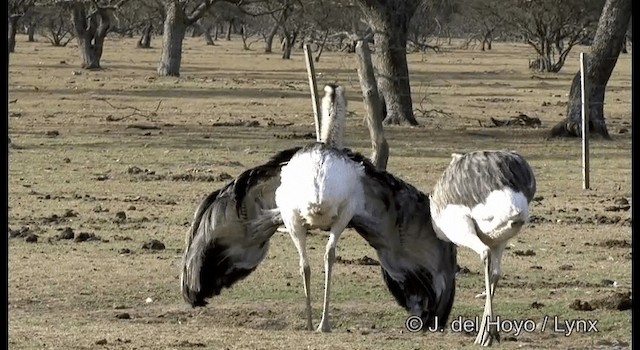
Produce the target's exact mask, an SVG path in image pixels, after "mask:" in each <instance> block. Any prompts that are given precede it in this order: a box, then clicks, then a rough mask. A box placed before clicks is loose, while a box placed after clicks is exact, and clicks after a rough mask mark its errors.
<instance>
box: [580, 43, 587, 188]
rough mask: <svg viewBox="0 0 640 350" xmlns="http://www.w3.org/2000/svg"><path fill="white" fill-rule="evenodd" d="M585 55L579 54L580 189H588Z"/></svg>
mask: <svg viewBox="0 0 640 350" xmlns="http://www.w3.org/2000/svg"><path fill="white" fill-rule="evenodd" d="M586 59H587V57H586V55H585V53H584V52H581V53H580V90H581V94H582V96H581V97H582V98H581V102H582V109H581V111H582V188H583V189H585V190H588V189H589V84H588V81H587V72H586V67H585V65H586V62H585V61H586Z"/></svg>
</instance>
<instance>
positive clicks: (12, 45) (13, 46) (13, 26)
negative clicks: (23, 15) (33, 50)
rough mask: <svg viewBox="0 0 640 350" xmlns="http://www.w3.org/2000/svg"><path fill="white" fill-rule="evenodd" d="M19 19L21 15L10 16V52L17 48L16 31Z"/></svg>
mask: <svg viewBox="0 0 640 350" xmlns="http://www.w3.org/2000/svg"><path fill="white" fill-rule="evenodd" d="M18 20H20V16H16V15H13V16H11V17H9V33H8V34H9V37H8V38H7V39H8V43H7V44H8V46H9V47H8V49H9V52H14V51H15V49H16V33H17V32H18Z"/></svg>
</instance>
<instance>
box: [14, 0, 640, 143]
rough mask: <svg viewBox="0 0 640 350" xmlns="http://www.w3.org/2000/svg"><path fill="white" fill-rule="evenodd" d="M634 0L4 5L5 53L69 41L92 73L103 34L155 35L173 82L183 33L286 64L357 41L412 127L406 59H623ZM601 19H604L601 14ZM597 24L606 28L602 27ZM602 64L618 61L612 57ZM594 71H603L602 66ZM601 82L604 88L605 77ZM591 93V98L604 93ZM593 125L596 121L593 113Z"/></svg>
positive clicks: (171, 0) (29, 0)
mask: <svg viewBox="0 0 640 350" xmlns="http://www.w3.org/2000/svg"><path fill="white" fill-rule="evenodd" d="M630 2H631V0H563V1H557V0H8V5H9V6H8V7H9V14H8V16H9V23H8V26H9V32H8V35H9V40H8V45H9V47H8V53H10V52H13V51H14V50H15V47H16V41H15V37H16V33H18V32H20V33H25V34H28V40H30V41H33V40H36V39H35V36H36V35H38V36H40V37H42V38H44V39H45V40H47V41H48V42H50V43H51V44H52V45H55V46H65V45H67V44H68V43H69V42H70V41H71V40H73V39H75V40H76V42H77V44H78V50H79V53H80V57H81V58H82V61H81V66H82V67H83V68H86V69H98V68H100V67H101V57H102V52H103V50H104V49H107V50H108V49H109V48H105V47H104V40H105V38H106V36H107V35H109V34H111V35H120V36H123V37H137V38H138V40H137V41H136V47H137V48H140V49H144V48H150V47H152V43H153V38H154V37H161V41H160V43H159V44H156V45H157V46H159V47H161V54H160V57H159V60H158V65H157V73H158V75H161V76H179V75H180V66H181V61H182V43H183V40H184V38H185V37H186V36H192V37H202V38H203V39H204V40H205V41H206V43H207V44H208V45H215V43H216V41H219V40H232V38H234V39H235V38H239V39H240V40H242V43H243V48H244V49H245V50H250V49H252V46H253V45H254V44H256V43H258V42H260V43H262V48H261V50H262V51H263V52H264V53H267V54H268V53H272V52H273V51H274V45H277V48H278V49H279V50H280V52H281V54H282V58H283V59H289V58H290V57H291V53H292V51H293V50H294V49H296V47H297V48H301V47H302V45H304V44H306V43H308V44H310V45H312V47H313V49H314V50H313V51H314V52H315V55H316V56H315V59H316V61H317V60H320V56H321V55H322V53H323V52H324V51H345V52H355V50H356V44H357V43H358V42H359V41H362V42H365V43H366V44H367V45H369V44H371V45H372V49H373V52H375V55H374V62H373V65H374V66H375V70H376V71H377V75H378V81H377V84H378V90H379V93H380V99H381V101H382V105H383V108H384V112H385V123H393V124H405V123H407V124H412V125H415V124H417V122H416V120H415V118H414V116H413V108H412V104H411V98H410V96H411V94H410V87H409V72H408V68H407V60H406V54H407V52H415V51H420V52H434V53H437V52H439V51H440V50H441V48H442V46H443V43H444V42H446V43H447V44H448V45H450V44H452V40H453V39H458V41H460V39H462V44H461V47H463V48H465V47H466V48H469V49H476V48H477V49H478V50H481V51H487V50H492V49H493V45H492V44H493V42H494V41H517V42H521V43H526V44H528V45H529V46H530V47H531V49H532V50H531V52H532V54H534V56H535V58H534V59H530V62H529V67H530V68H531V69H533V70H537V71H542V72H558V71H560V70H561V69H562V67H563V66H564V64H565V61H566V58H567V56H568V54H569V53H570V52H571V49H572V48H573V47H574V46H575V45H578V44H583V45H591V44H592V43H594V45H595V44H597V43H598V39H599V38H600V40H604V41H605V42H606V40H608V39H610V38H614V39H615V40H613V42H607V44H611V45H614V46H615V47H607V48H606V50H604V49H598V50H595V52H594V53H597V52H605V51H606V54H607V55H615V58H616V59H617V55H618V54H619V53H620V51H623V52H626V51H627V45H628V43H631V33H630V26H631V24H630V23H631V20H630ZM605 3H606V4H605ZM627 4H629V11H628V12H629V15H628V16H627V15H626V14H623V13H621V11H618V10H620V9H626V6H627ZM603 8H604V10H609V12H606V11H603ZM605 12H606V13H608V16H609V17H607V18H609V20H608V21H607V20H603V18H602V16H601V15H602V14H604V13H605ZM616 16H617V17H616ZM613 19H616V21H614V22H615V23H613V22H612V20H613ZM599 22H600V25H599ZM612 23H613V24H612ZM603 26H605V27H607V28H609V29H606V28H605V29H606V30H605V29H602V28H601V27H603ZM598 33H601V35H600V36H598ZM603 38H604V39H603ZM600 46H602V44H600ZM600 46H598V47H600ZM594 62H595V61H594ZM607 62H608V63H606V64H611V62H613V64H615V60H614V61H611V60H609V61H607ZM611 69H613V68H612V67H611ZM598 71H602V72H603V73H606V72H607V69H604V70H598ZM609 75H610V72H609ZM605 76H606V79H604V77H605ZM597 77H598V78H599V81H600V82H603V81H604V83H605V84H606V81H607V80H608V75H607V74H601V75H598V76H597ZM572 91H573V90H572ZM596 95H597V96H594V97H595V98H596V99H597V98H598V96H600V93H598V94H596ZM602 95H603V93H602ZM572 96H573V95H572ZM574 110H575V108H574V109H572V110H571V111H574ZM572 113H573V112H572ZM570 115H573V114H570ZM594 118H595V120H598V118H599V116H598V115H595V116H594ZM565 124H566V125H569V127H568V129H567V130H564V134H570V135H575V134H576V132H575V131H572V130H574V129H575V127H574V126H571V125H573V124H571V123H569V124H567V123H565ZM596 124H597V123H596ZM598 125H599V124H598ZM605 130H606V128H605ZM557 133H558V134H563V133H560V132H557Z"/></svg>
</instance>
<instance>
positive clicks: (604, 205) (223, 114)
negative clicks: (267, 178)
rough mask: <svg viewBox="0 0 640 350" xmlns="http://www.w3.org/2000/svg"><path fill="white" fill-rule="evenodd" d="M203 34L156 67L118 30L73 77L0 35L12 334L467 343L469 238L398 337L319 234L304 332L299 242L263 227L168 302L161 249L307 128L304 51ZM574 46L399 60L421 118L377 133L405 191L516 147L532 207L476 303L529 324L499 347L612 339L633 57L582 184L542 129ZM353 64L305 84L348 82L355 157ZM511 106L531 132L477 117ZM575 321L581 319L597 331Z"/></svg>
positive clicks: (559, 108) (155, 343) (622, 264)
mask: <svg viewBox="0 0 640 350" xmlns="http://www.w3.org/2000/svg"><path fill="white" fill-rule="evenodd" d="M201 41H202V40H200V39H191V38H188V39H186V41H185V48H184V57H183V67H182V77H181V78H160V77H156V76H155V73H154V70H155V65H156V63H157V59H158V57H159V48H153V49H150V50H137V49H135V48H134V46H135V41H134V40H125V39H113V40H109V41H107V43H106V48H105V55H104V58H103V62H102V63H103V66H104V69H103V70H100V71H85V70H81V69H79V68H78V67H79V59H78V58H77V57H78V55H77V52H76V48H75V47H74V46H69V47H67V48H55V47H51V46H49V45H48V44H45V43H42V42H39V43H28V42H26V40H24V38H22V37H19V38H18V45H17V48H16V52H15V53H14V54H12V55H11V63H10V80H9V99H10V100H14V99H16V100H17V101H16V102H15V103H12V104H10V107H9V108H10V114H9V137H10V140H11V144H10V154H9V161H10V164H9V166H10V168H9V189H10V199H9V207H10V209H9V231H10V232H9V235H10V236H11V237H12V238H9V344H10V347H11V348H12V349H42V348H50V349H101V348H110V349H198V348H211V349H247V348H252V349H274V348H283V349H284V348H307V349H328V348H331V349H379V348H396V349H422V348H433V349H461V348H467V347H472V345H471V344H472V343H473V339H474V338H473V332H470V333H466V332H460V331H458V329H455V328H456V326H458V325H459V323H456V322H453V321H458V320H467V319H473V318H474V317H476V316H479V315H481V313H482V307H483V304H484V302H483V301H482V300H480V299H475V298H474V296H475V295H476V294H477V293H479V292H480V291H481V290H482V289H483V278H482V275H481V265H480V261H479V259H478V257H477V256H475V254H474V253H472V252H471V251H469V250H465V249H460V250H459V254H458V256H459V264H460V266H461V267H462V270H461V272H460V273H459V275H458V280H457V281H458V284H457V291H456V301H455V304H454V309H453V311H452V316H451V319H450V320H449V321H450V325H451V326H452V327H454V329H450V330H449V331H447V332H445V333H443V334H439V333H438V334H436V333H429V332H427V333H420V334H414V333H410V332H408V331H407V330H406V329H405V327H404V322H405V320H406V318H407V314H406V313H405V312H404V310H402V309H401V308H400V307H398V306H397V305H396V304H395V302H394V301H393V298H392V297H391V295H390V294H389V293H388V292H387V290H386V288H385V286H384V283H383V281H382V278H381V276H380V272H379V267H378V266H376V265H375V263H372V262H371V260H370V258H373V259H376V255H375V252H374V251H373V250H372V249H371V248H370V247H368V246H367V245H366V243H365V242H364V241H363V240H362V239H361V238H360V237H359V236H358V235H357V234H355V233H354V232H350V231H349V232H347V233H346V234H345V235H343V238H342V239H341V241H340V243H339V248H338V255H340V256H341V263H340V265H338V266H337V268H336V270H335V274H334V276H335V278H334V284H333V288H332V298H333V299H332V306H331V309H332V312H331V315H332V322H333V327H334V331H333V333H331V334H316V333H315V332H307V331H304V330H303V329H302V327H303V317H302V316H303V310H304V302H303V298H304V297H303V292H302V286H301V280H300V277H299V276H298V273H297V271H298V266H297V265H298V257H297V254H296V253H295V249H294V247H293V245H292V244H291V242H290V240H289V238H288V237H287V236H285V235H282V234H277V235H276V236H275V237H274V238H273V240H272V248H271V250H270V253H269V256H268V258H267V259H266V261H265V262H264V263H263V264H262V265H261V266H260V268H259V269H258V270H257V271H256V272H255V273H254V274H252V275H251V276H250V277H249V278H247V279H246V280H245V281H243V282H241V283H239V284H238V285H237V286H235V287H234V288H233V289H231V290H226V291H225V292H224V293H223V294H222V295H221V296H220V297H217V298H216V299H214V300H212V304H211V305H209V306H208V307H206V308H203V309H191V308H190V307H188V306H187V305H185V304H184V302H183V301H182V299H181V296H180V293H179V286H178V282H179V263H180V258H181V253H182V250H183V248H184V246H183V245H184V234H185V233H186V230H187V228H188V225H189V222H190V220H191V218H192V215H193V211H194V210H195V208H196V206H197V204H198V202H199V201H200V200H201V199H202V198H203V196H205V195H206V194H207V193H209V192H211V191H213V190H214V189H216V188H219V187H221V186H222V185H223V184H224V183H225V182H226V181H228V178H229V176H236V175H238V174H239V173H240V172H241V171H243V170H244V169H246V168H248V167H251V166H254V165H257V164H260V163H261V162H263V161H265V160H266V159H267V158H268V157H269V156H270V155H271V154H273V153H274V152H276V151H277V150H280V149H284V148H286V147H292V146H295V145H301V144H304V143H305V142H308V141H309V139H310V138H313V135H312V134H311V133H312V132H313V118H312V116H311V109H310V108H309V107H310V106H309V99H308V95H309V94H308V87H307V80H306V75H305V68H304V61H303V59H302V55H301V53H296V54H294V56H293V59H292V60H291V61H282V60H280V59H279V57H278V55H277V54H274V55H264V54H261V53H260V52H258V51H243V50H241V48H240V46H239V43H238V42H236V41H231V42H223V41H221V42H219V43H217V45H216V46H214V47H210V46H206V45H204V43H203V42H201ZM156 45H159V43H157V44H156ZM579 51H580V48H577V49H575V50H574V51H573V52H572V57H570V58H569V59H568V64H567V67H565V68H564V69H563V71H562V72H561V73H559V74H553V75H541V74H533V73H531V72H530V71H529V70H528V69H527V68H526V67H527V55H530V51H529V49H528V48H527V47H526V46H523V45H519V44H496V45H495V48H494V50H492V51H490V52H478V51H471V50H460V49H457V48H455V47H451V48H449V49H448V50H445V51H444V53H442V54H439V55H435V54H428V55H420V54H412V55H410V56H409V60H410V63H409V64H410V72H411V79H412V92H413V101H414V108H415V109H416V114H417V120H418V121H419V123H420V124H421V125H420V127H415V128H407V127H388V128H386V129H385V133H386V136H387V138H388V140H389V143H390V146H391V157H390V160H389V170H390V171H392V172H393V173H395V174H397V175H398V176H400V177H402V178H403V179H405V180H407V181H409V182H411V183H413V184H414V185H416V186H417V187H419V188H421V189H423V190H424V191H429V190H430V189H431V187H432V186H433V185H434V184H435V181H436V179H437V178H438V176H439V175H440V174H441V173H442V170H443V169H444V167H445V166H446V165H447V164H448V162H449V155H450V153H452V152H457V151H468V150H473V149H482V148H489V149H513V150H517V151H518V152H520V153H521V154H523V155H524V156H525V157H526V158H527V159H529V161H530V163H531V164H532V166H533V168H534V171H535V173H536V176H537V179H538V193H537V198H536V200H535V201H534V202H533V204H532V207H531V213H532V220H531V223H530V224H529V225H528V227H527V228H525V229H524V230H523V232H522V233H521V235H519V236H518V237H516V238H515V239H514V240H513V241H512V245H511V247H510V249H509V251H507V252H506V254H505V257H504V259H503V262H504V264H503V266H504V268H503V270H504V272H505V277H504V279H503V280H502V281H501V284H500V286H499V288H498V291H497V294H496V300H497V301H496V305H495V309H496V314H497V315H500V316H501V318H502V319H503V320H509V321H515V322H520V324H522V323H523V322H529V323H528V324H527V325H530V324H531V322H533V323H534V324H535V326H536V327H537V328H536V329H535V330H534V331H531V332H527V331H523V332H521V333H520V334H515V332H514V331H507V330H505V331H503V333H502V338H503V340H502V342H501V343H500V344H497V345H496V347H497V348H505V349H511V348H535V349H543V348H544V349H558V348H571V349H594V348H595V349H611V348H618V349H625V348H630V347H631V311H630V309H629V307H630V305H631V294H630V292H631V247H630V243H631V239H632V237H631V215H630V213H631V211H630V206H631V205H632V203H631V153H630V150H631V134H632V127H631V78H630V55H622V56H621V57H620V60H619V61H618V64H617V66H616V69H615V70H614V73H613V76H612V79H611V81H610V83H609V86H608V88H607V95H606V98H607V99H606V101H605V102H606V104H607V105H606V107H605V113H606V116H607V123H608V126H609V128H610V132H611V134H612V135H613V141H603V140H597V139H596V140H592V142H591V184H592V189H591V190H589V191H585V190H582V187H581V178H582V173H581V160H580V142H579V140H549V139H547V138H546V131H547V130H548V129H549V128H550V127H551V126H552V125H553V124H555V123H556V122H558V121H559V120H561V119H562V114H563V113H564V112H565V106H564V102H566V93H567V92H568V89H569V86H570V82H571V78H572V75H573V73H574V72H575V71H576V69H577V57H578V54H579ZM356 66H357V65H356V62H355V60H354V57H352V56H349V55H346V54H338V53H325V54H324V55H323V57H322V60H321V61H320V62H319V63H317V64H316V69H317V70H318V73H320V75H319V83H320V84H324V83H328V82H338V83H341V84H344V85H345V86H346V87H347V94H348V98H349V110H350V111H351V112H352V115H351V116H350V118H349V122H348V123H349V125H348V129H347V135H346V139H347V141H346V144H347V145H348V146H349V147H351V148H353V149H355V150H357V151H360V152H363V153H365V154H368V152H369V149H368V148H369V144H370V142H369V138H368V133H367V130H366V127H365V126H364V125H363V123H362V121H363V113H364V112H363V111H364V109H363V106H362V102H361V101H362V98H361V96H360V95H359V87H358V85H357V81H358V80H357V75H356V72H355V68H356ZM421 101H422V103H421ZM521 113H524V114H527V115H528V116H530V117H536V118H539V119H540V120H541V127H540V128H529V127H520V126H509V127H488V126H490V125H493V123H491V120H490V118H491V117H493V118H496V119H500V120H508V119H510V118H511V117H515V116H518V115H519V114H521ZM70 237H71V238H72V239H71V238H70ZM78 237H82V238H80V239H78ZM152 240H156V241H157V242H153V241H152ZM159 243H161V244H159ZM308 245H309V247H310V249H312V250H310V256H311V261H312V271H313V275H312V292H313V303H314V304H313V305H314V308H315V313H314V322H315V323H317V322H319V316H320V311H321V309H320V307H321V296H322V262H321V260H322V252H323V249H324V245H325V237H324V235H322V234H313V235H311V237H310V239H309V243H308ZM163 246H164V248H163ZM162 248H163V249H162ZM545 318H546V319H547V320H548V323H547V326H546V329H545V330H544V331H543V330H541V329H540V328H541V326H542V323H543V320H544V319H545ZM527 320H531V321H527ZM565 320H569V321H570V320H580V321H581V322H577V323H575V322H574V323H573V324H574V325H577V326H579V327H578V328H579V329H577V330H574V329H571V328H569V327H567V326H566V324H565V323H564V321H565ZM586 320H590V321H591V322H590V323H589V324H593V322H597V323H596V328H595V329H597V332H595V331H594V329H589V328H590V327H587V322H586ZM580 326H582V328H580ZM586 330H589V331H588V332H587V331H586ZM570 331H571V333H570Z"/></svg>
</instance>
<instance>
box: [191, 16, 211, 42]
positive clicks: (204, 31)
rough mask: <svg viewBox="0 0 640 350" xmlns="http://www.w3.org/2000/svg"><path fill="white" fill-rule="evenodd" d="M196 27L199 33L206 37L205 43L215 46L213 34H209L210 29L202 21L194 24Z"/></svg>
mask: <svg viewBox="0 0 640 350" xmlns="http://www.w3.org/2000/svg"><path fill="white" fill-rule="evenodd" d="M194 27H196V28H198V31H199V32H200V33H202V35H204V41H205V42H206V43H207V45H215V43H214V42H213V38H212V37H211V33H209V28H207V27H205V26H204V25H203V24H202V23H201V22H200V21H197V22H196V23H194Z"/></svg>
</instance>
